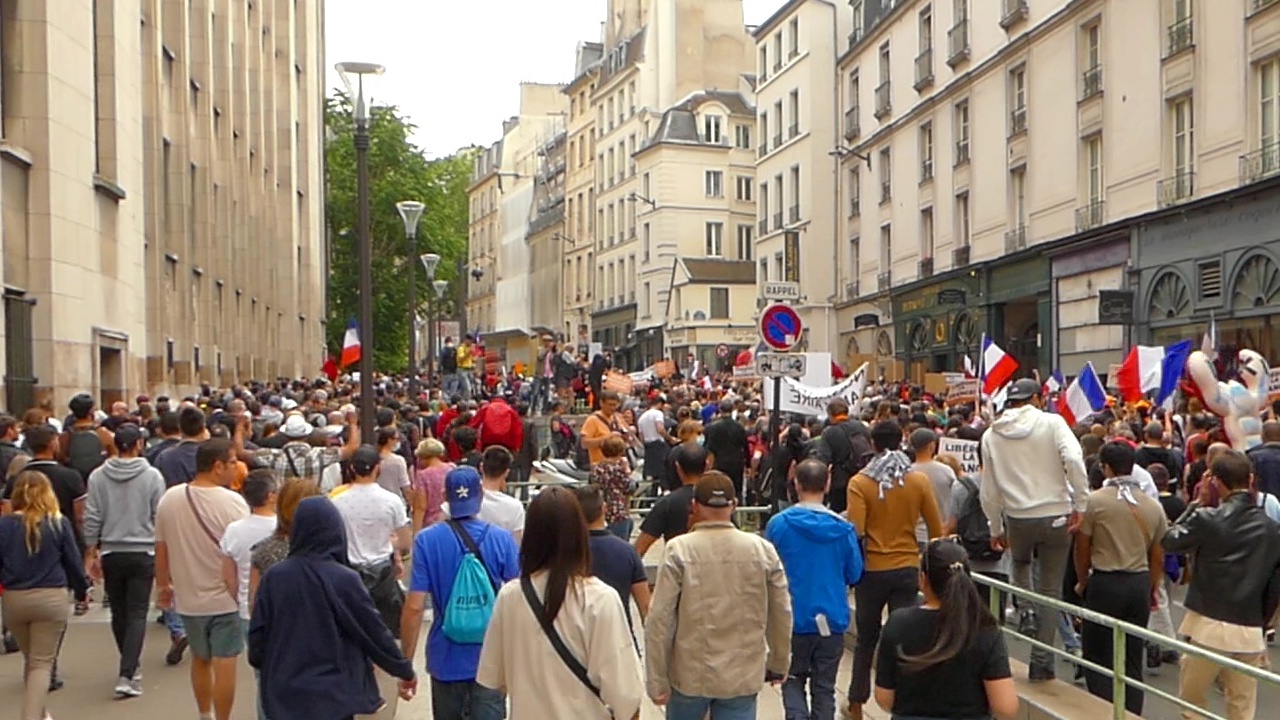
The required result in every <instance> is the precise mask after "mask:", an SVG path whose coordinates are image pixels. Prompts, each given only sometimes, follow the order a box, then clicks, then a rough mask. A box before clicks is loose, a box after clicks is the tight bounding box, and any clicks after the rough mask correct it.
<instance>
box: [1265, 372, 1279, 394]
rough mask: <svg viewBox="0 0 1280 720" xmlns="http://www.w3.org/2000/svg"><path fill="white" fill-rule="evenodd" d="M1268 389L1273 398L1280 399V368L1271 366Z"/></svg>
mask: <svg viewBox="0 0 1280 720" xmlns="http://www.w3.org/2000/svg"><path fill="white" fill-rule="evenodd" d="M1267 391H1268V395H1269V396H1270V398H1271V399H1272V400H1280V368H1271V374H1270V376H1268V377H1267Z"/></svg>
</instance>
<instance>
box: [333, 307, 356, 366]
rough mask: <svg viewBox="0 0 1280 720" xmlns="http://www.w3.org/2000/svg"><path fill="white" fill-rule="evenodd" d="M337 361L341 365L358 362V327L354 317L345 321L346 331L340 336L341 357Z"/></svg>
mask: <svg viewBox="0 0 1280 720" xmlns="http://www.w3.org/2000/svg"><path fill="white" fill-rule="evenodd" d="M338 362H339V363H340V364H341V365H342V367H347V366H348V365H354V364H356V363H358V362H360V329H359V328H358V327H357V326H356V319H355V318H351V320H350V321H348V322H347V333H346V334H345V335H343V336H342V358H341V359H340V360H339V361H338Z"/></svg>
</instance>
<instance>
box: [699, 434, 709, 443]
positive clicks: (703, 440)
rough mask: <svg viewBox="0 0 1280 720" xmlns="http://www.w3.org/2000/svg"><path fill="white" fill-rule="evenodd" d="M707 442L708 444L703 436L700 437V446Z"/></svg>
mask: <svg viewBox="0 0 1280 720" xmlns="http://www.w3.org/2000/svg"><path fill="white" fill-rule="evenodd" d="M706 442H707V439H706V438H705V437H703V436H701V435H699V436H698V440H697V443H698V444H699V445H703V444H705V443H706Z"/></svg>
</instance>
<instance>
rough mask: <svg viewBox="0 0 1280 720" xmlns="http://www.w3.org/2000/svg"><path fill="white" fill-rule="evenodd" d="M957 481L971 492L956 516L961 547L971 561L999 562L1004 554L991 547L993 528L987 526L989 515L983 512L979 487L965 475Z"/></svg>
mask: <svg viewBox="0 0 1280 720" xmlns="http://www.w3.org/2000/svg"><path fill="white" fill-rule="evenodd" d="M956 480H958V481H959V482H960V484H961V485H964V487H965V489H966V490H968V491H969V495H968V496H967V497H965V500H964V507H962V508H960V513H959V514H958V515H956V535H959V536H960V546H961V547H963V548H964V549H965V552H967V553H969V559H970V560H981V561H983V562H995V561H996V560H999V559H1000V556H1002V555H1004V552H1002V551H1000V550H996V549H994V548H992V547H991V526H990V525H988V524H987V514H986V513H985V512H983V511H982V499H981V498H980V497H978V486H977V485H976V484H974V482H973V481H972V480H970V479H969V478H968V476H965V475H958V476H956Z"/></svg>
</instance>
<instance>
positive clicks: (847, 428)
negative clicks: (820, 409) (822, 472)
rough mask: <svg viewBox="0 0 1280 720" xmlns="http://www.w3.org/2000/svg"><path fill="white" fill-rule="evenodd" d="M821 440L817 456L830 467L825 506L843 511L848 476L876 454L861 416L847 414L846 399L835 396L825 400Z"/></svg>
mask: <svg viewBox="0 0 1280 720" xmlns="http://www.w3.org/2000/svg"><path fill="white" fill-rule="evenodd" d="M820 440H821V442H820V443H817V445H818V455H817V457H818V459H819V460H821V461H823V462H825V463H826V464H827V465H828V466H829V467H830V468H831V490H830V491H829V492H828V493H827V506H828V507H830V508H831V510H832V512H836V513H842V512H844V511H845V503H846V501H847V499H848V498H847V495H848V493H847V492H846V491H847V490H848V489H849V478H851V477H853V476H854V475H857V474H858V471H859V470H861V469H862V468H863V466H865V465H866V464H867V461H869V460H870V459H871V457H872V455H874V454H875V453H874V452H873V451H872V448H871V433H870V432H869V431H868V430H867V426H866V425H864V424H863V423H862V421H861V420H858V419H857V418H854V417H850V415H849V403H848V402H847V401H846V400H845V399H844V398H836V399H834V400H832V401H831V402H829V403H827V426H826V427H825V428H823V430H822V436H821V438H820Z"/></svg>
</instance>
